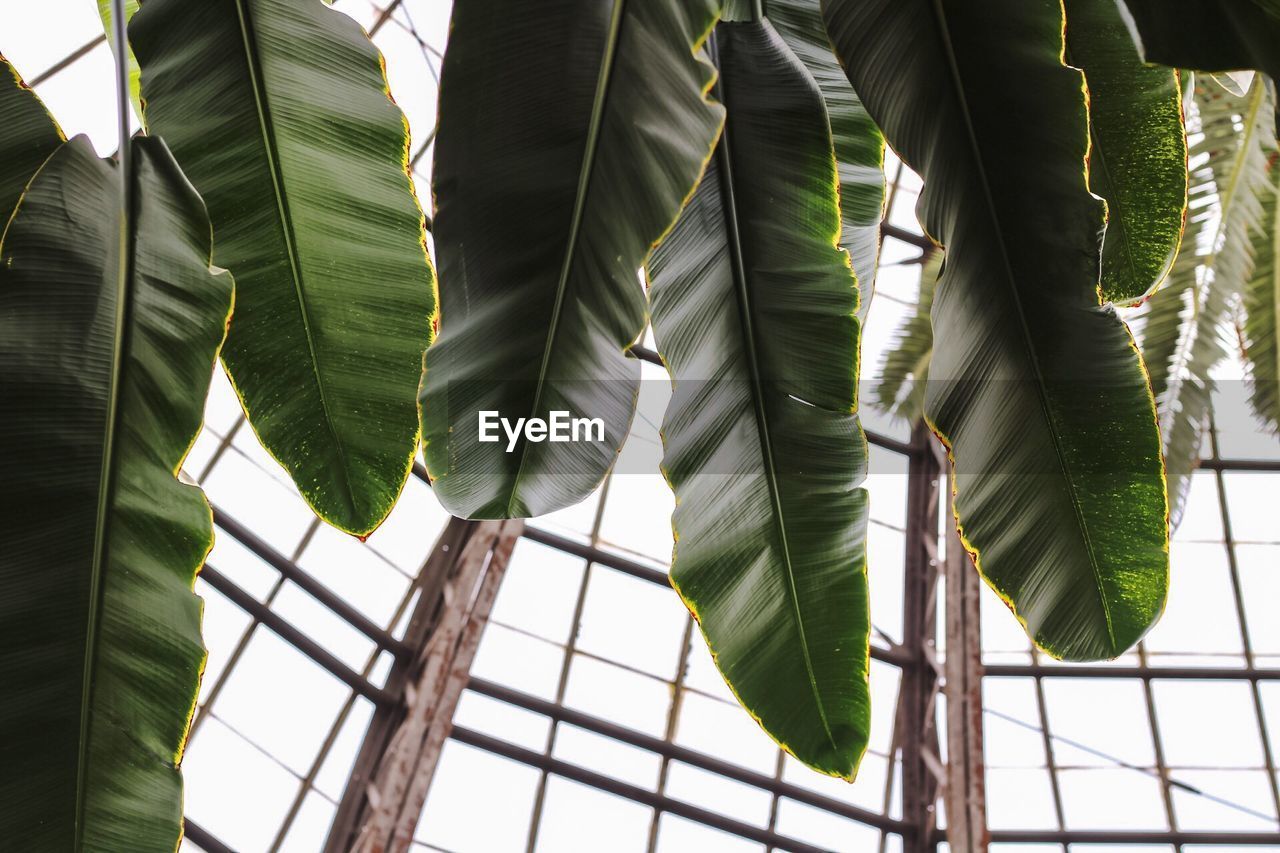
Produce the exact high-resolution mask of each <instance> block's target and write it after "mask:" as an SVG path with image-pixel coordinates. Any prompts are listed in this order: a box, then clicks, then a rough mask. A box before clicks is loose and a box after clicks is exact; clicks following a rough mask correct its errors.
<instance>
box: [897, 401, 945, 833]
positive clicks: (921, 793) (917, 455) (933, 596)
mask: <svg viewBox="0 0 1280 853" xmlns="http://www.w3.org/2000/svg"><path fill="white" fill-rule="evenodd" d="M907 477H908V482H907V529H906V563H905V567H904V568H905V575H904V582H903V583H904V589H903V626H902V630H903V638H902V651H903V652H904V653H905V656H906V663H905V666H904V667H903V670H902V682H901V686H900V688H899V696H898V714H899V718H898V722H899V733H900V742H901V756H902V819H903V820H904V821H905V822H906V823H907V824H908V826H909V827H910V828H909V830H908V833H907V835H906V836H905V837H904V838H903V849H904V853H933V850H934V849H935V844H934V827H935V825H936V806H935V804H936V800H937V795H938V786H939V782H940V778H939V777H940V776H941V775H942V768H941V764H940V762H939V761H938V759H937V755H938V747H937V735H938V733H937V728H936V725H935V722H934V720H935V717H936V704H935V701H936V696H937V694H938V689H939V680H940V673H939V668H938V661H937V654H936V642H935V639H934V637H935V632H936V628H935V626H936V622H937V590H938V576H939V562H938V499H939V488H940V484H941V480H942V453H941V448H940V447H939V445H938V443H937V442H936V441H934V438H933V436H932V435H931V434H930V432H929V429H928V427H927V426H925V424H923V423H918V424H916V427H915V429H914V430H913V431H912V433H911V461H910V465H909V468H908V474H907Z"/></svg>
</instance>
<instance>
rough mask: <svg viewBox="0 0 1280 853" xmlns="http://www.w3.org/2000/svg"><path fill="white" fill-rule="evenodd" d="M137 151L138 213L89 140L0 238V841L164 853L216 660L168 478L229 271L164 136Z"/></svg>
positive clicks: (198, 509) (44, 174) (40, 183)
mask: <svg viewBox="0 0 1280 853" xmlns="http://www.w3.org/2000/svg"><path fill="white" fill-rule="evenodd" d="M133 151H134V164H135V168H136V172H135V174H136V180H135V181H134V186H133V192H132V196H133V210H134V215H133V216H132V217H131V218H130V221H129V222H128V223H127V224H124V225H122V222H121V210H122V207H123V205H122V203H121V198H120V190H121V187H120V179H119V175H118V173H117V172H116V169H115V167H113V166H112V165H110V164H109V163H107V162H105V161H103V160H99V159H98V158H97V156H96V155H95V154H94V152H93V148H92V146H91V145H90V144H89V142H88V141H87V140H86V139H84V138H83V137H79V138H77V139H74V140H72V141H71V142H68V143H66V144H65V145H64V146H62V147H61V148H60V149H59V150H58V151H57V152H56V153H55V154H54V155H53V156H52V157H51V158H50V159H49V161H48V162H46V163H45V165H44V166H43V168H42V169H41V170H40V172H39V173H38V174H37V175H36V177H35V179H34V180H33V181H32V183H31V185H30V188H29V189H28V191H27V193H26V194H25V196H24V198H23V200H22V202H21V204H20V205H19V207H18V210H17V213H16V214H15V216H14V219H13V222H12V224H11V226H10V227H9V230H8V232H7V233H6V234H5V237H4V241H3V245H0V399H3V400H4V401H5V417H4V418H3V419H0V481H3V482H4V484H5V487H4V489H3V491H0V536H3V537H4V542H5V548H4V553H3V556H0V649H3V652H0V683H3V684H4V690H3V691H0V751H2V753H3V765H4V772H3V773H2V774H0V803H2V804H3V805H2V806H0V837H3V838H4V839H5V845H6V846H9V847H10V848H11V849H14V850H31V851H36V850H49V851H53V850H58V851H72V850H94V851H117V850H129V851H138V853H168V851H172V850H174V849H175V847H176V845H177V843H178V839H179V837H180V834H181V831H182V779H181V776H180V773H179V770H178V763H179V761H180V759H181V755H182V750H183V745H184V742H185V740H186V733H187V727H188V724H189V723H190V719H191V713H192V711H193V709H194V707H195V701H196V694H197V690H198V687H199V680H200V672H201V669H202V667H203V664H204V656H205V655H204V649H203V647H202V646H201V642H200V613H201V605H200V600H199V599H198V598H197V597H196V596H195V594H194V593H193V592H192V585H193V584H194V583H195V577H196V572H197V570H198V569H199V568H200V566H201V564H202V563H203V562H204V558H205V555H206V554H207V553H208V551H209V548H210V546H211V545H212V541H213V520H212V517H211V514H210V511H209V506H208V504H207V503H206V502H205V499H204V496H203V495H202V494H201V492H200V490H199V489H197V488H196V487H194V486H190V485H186V484H183V483H180V482H179V481H178V479H177V476H176V475H177V472H178V469H179V467H180V466H181V464H182V460H183V457H184V456H185V455H186V453H187V450H188V449H189V448H190V446H191V444H192V442H193V441H194V440H195V436H196V433H197V432H198V431H199V429H200V423H201V418H202V416H203V412H204V398H205V392H206V391H207V389H208V386H209V379H210V375H211V373H212V370H213V366H214V362H215V361H216V359H217V353H218V346H219V344H220V343H221V341H222V338H223V335H224V333H225V331H226V324H227V316H228V312H229V311H230V309H231V298H232V284H231V278H230V276H229V275H227V274H226V273H225V272H219V273H217V274H215V273H214V272H212V271H211V270H210V267H209V259H210V230H209V221H208V218H207V216H206V214H205V211H204V207H203V205H202V204H201V202H200V199H199V197H198V196H197V195H196V194H195V192H194V190H192V188H191V186H190V184H188V183H187V182H186V180H185V178H184V177H183V176H182V173H181V172H180V171H179V170H178V168H177V165H176V164H175V163H174V161H173V159H172V158H171V157H170V156H169V153H168V151H167V150H166V149H165V147H164V144H163V143H162V142H160V140H158V139H155V138H146V139H139V140H136V141H135V142H134V143H133ZM122 228H124V229H125V233H124V234H123V240H122ZM122 244H123V245H126V246H128V247H129V251H130V253H129V255H128V256H127V257H126V258H124V259H122V258H121V246H122ZM125 270H127V274H122V271H125Z"/></svg>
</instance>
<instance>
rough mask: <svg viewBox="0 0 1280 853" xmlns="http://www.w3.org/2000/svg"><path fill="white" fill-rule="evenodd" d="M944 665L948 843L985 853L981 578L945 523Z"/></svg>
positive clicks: (966, 852)
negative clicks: (945, 634) (945, 648)
mask: <svg viewBox="0 0 1280 853" xmlns="http://www.w3.org/2000/svg"><path fill="white" fill-rule="evenodd" d="M944 566H945V570H946V578H947V592H946V596H947V599H946V614H947V615H946V624H947V657H946V663H945V664H944V666H943V672H944V676H945V686H944V688H943V692H944V694H945V695H946V697H947V781H946V788H945V794H944V800H945V802H946V804H947V843H948V844H949V846H950V847H951V849H952V850H953V851H954V853H987V847H988V844H989V843H990V833H989V832H988V831H987V801H986V773H985V770H986V766H985V764H984V763H983V755H982V636H981V622H980V621H979V620H980V616H981V613H980V610H979V606H980V604H979V598H978V593H979V591H980V584H981V583H982V580H981V579H980V578H979V577H978V573H977V571H975V570H974V567H973V565H972V562H971V561H970V559H969V555H968V554H967V553H966V552H965V549H964V546H963V544H961V542H960V535H959V534H958V533H957V532H956V529H955V525H948V533H947V554H946V558H945V560H944Z"/></svg>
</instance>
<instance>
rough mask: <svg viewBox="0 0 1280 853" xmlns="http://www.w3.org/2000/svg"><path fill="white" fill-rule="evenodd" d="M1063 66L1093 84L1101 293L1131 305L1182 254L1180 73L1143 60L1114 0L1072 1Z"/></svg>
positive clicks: (1093, 179)
mask: <svg viewBox="0 0 1280 853" xmlns="http://www.w3.org/2000/svg"><path fill="white" fill-rule="evenodd" d="M1065 5H1066V10H1067V51H1066V62H1067V64H1068V65H1074V66H1076V67H1077V68H1080V69H1081V70H1082V71H1084V76H1085V82H1086V84H1087V85H1088V87H1089V130H1090V134H1091V136H1092V141H1093V145H1092V147H1091V149H1090V151H1089V188H1090V189H1091V190H1093V192H1094V193H1096V194H1097V195H1100V196H1102V197H1103V198H1104V199H1106V200H1107V234H1106V239H1105V240H1104V242H1103V246H1102V295H1103V298H1105V299H1107V300H1109V301H1112V302H1132V301H1134V300H1137V299H1141V298H1142V297H1143V296H1145V295H1146V294H1147V293H1148V292H1150V291H1151V290H1152V289H1154V288H1155V287H1156V286H1157V285H1158V284H1159V283H1160V282H1161V281H1162V280H1163V279H1164V277H1165V275H1166V274H1168V272H1169V267H1170V266H1171V265H1172V264H1173V258H1174V256H1175V255H1176V254H1177V252H1178V241H1179V238H1180V237H1181V235H1182V217H1183V212H1184V211H1185V210H1186V204H1187V143H1186V135H1185V133H1184V131H1183V127H1182V93H1181V90H1180V89H1179V86H1178V73H1177V72H1176V71H1172V70H1170V69H1168V68H1158V67H1155V66H1151V65H1147V64H1146V63H1144V62H1143V61H1142V57H1141V56H1139V55H1138V52H1137V50H1136V49H1135V48H1134V45H1133V40H1132V38H1130V36H1129V30H1128V28H1127V27H1126V26H1125V23H1124V19H1123V18H1122V17H1121V15H1120V10H1119V9H1118V8H1117V6H1116V0H1066V4H1065Z"/></svg>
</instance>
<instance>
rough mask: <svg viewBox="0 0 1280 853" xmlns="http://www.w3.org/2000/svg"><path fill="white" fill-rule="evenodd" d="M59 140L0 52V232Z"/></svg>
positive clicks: (54, 125) (37, 100)
mask: <svg viewBox="0 0 1280 853" xmlns="http://www.w3.org/2000/svg"><path fill="white" fill-rule="evenodd" d="M63 139H64V137H63V135H62V130H61V129H60V128H59V127H58V123H57V122H55V121H54V120H53V116H51V115H49V113H48V111H47V110H45V108H44V104H42V103H40V98H39V97H37V96H36V93H35V92H33V91H31V90H30V89H29V88H27V84H26V83H24V82H23V81H22V77H21V76H20V75H19V74H18V72H17V70H15V69H14V67H13V66H12V65H10V64H9V60H7V59H5V58H4V55H3V54H0V235H3V234H4V228H5V225H6V224H8V222H9V217H10V216H11V215H12V214H13V209H14V208H15V207H17V206H18V198H19V197H20V196H21V195H22V190H23V188H25V187H26V185H27V182H28V181H30V180H31V176H32V175H34V174H35V173H36V169H39V168H40V164H41V163H43V162H44V161H45V160H46V159H48V157H49V155H50V154H52V153H53V152H54V151H55V150H56V149H57V148H58V146H59V145H61V144H62V141H63Z"/></svg>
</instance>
